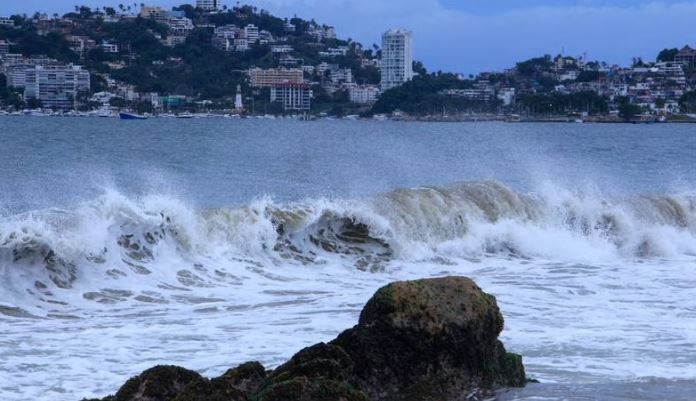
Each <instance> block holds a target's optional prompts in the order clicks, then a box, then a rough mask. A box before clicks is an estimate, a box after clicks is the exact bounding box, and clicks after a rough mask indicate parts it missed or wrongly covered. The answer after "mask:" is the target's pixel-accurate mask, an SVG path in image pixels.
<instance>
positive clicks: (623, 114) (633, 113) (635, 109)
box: [617, 97, 643, 121]
mask: <svg viewBox="0 0 696 401" xmlns="http://www.w3.org/2000/svg"><path fill="white" fill-rule="evenodd" d="M617 103H618V105H619V117H620V118H621V119H622V120H624V121H634V120H636V119H637V118H638V116H640V114H641V113H642V112H643V109H642V108H641V107H640V106H638V105H635V104H632V103H631V102H630V99H628V98H627V97H622V98H619V99H618V100H617Z"/></svg>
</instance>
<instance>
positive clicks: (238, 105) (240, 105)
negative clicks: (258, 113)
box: [234, 85, 244, 111]
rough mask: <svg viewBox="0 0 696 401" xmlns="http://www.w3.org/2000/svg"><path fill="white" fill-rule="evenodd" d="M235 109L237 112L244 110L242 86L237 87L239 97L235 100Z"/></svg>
mask: <svg viewBox="0 0 696 401" xmlns="http://www.w3.org/2000/svg"><path fill="white" fill-rule="evenodd" d="M234 108H235V110H237V111H241V110H243V109H244V103H242V86H241V85H237V96H235V98H234Z"/></svg>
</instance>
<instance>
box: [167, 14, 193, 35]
mask: <svg viewBox="0 0 696 401" xmlns="http://www.w3.org/2000/svg"><path fill="white" fill-rule="evenodd" d="M167 25H168V26H169V32H170V33H171V34H172V35H174V36H188V34H189V33H191V31H193V28H195V27H194V25H193V21H191V20H190V19H188V18H186V17H170V18H169V19H168V20H167Z"/></svg>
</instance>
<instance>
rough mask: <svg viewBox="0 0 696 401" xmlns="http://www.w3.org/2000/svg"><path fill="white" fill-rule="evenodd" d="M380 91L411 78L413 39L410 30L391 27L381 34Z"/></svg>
mask: <svg viewBox="0 0 696 401" xmlns="http://www.w3.org/2000/svg"><path fill="white" fill-rule="evenodd" d="M381 66H382V91H386V90H389V89H391V88H394V87H397V86H399V85H401V84H403V83H404V82H407V81H410V80H411V79H412V78H413V39H412V34H411V32H410V31H407V30H404V29H392V30H390V31H387V32H385V33H384V35H382V61H381Z"/></svg>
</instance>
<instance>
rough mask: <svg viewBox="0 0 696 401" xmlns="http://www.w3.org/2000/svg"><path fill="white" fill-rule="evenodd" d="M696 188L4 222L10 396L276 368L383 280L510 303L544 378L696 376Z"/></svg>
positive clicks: (405, 194) (472, 192)
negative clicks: (179, 371) (168, 373)
mask: <svg viewBox="0 0 696 401" xmlns="http://www.w3.org/2000/svg"><path fill="white" fill-rule="evenodd" d="M694 199H695V198H693V197H691V196H690V195H688V194H687V195H685V194H671V195H645V196H640V197H633V198H624V199H611V198H605V197H603V196H602V195H601V194H599V193H597V192H584V193H581V192H575V191H570V190H566V189H563V188H559V187H557V186H552V185H545V186H542V187H541V188H540V189H539V190H538V191H536V192H534V193H525V194H522V193H517V192H515V191H513V190H511V189H509V188H507V187H505V186H504V185H502V184H499V183H494V182H483V183H462V184H458V185H452V186H450V187H447V188H414V189H403V190H397V191H393V192H390V193H387V194H384V195H381V196H377V197H375V198H371V199H362V200H335V199H310V200H306V201H303V202H297V203H292V204H278V203H275V202H274V201H273V200H271V199H268V198H261V199H259V200H256V201H254V202H251V203H249V204H248V205H245V206H242V207H230V208H218V209H213V210H198V209H196V208H194V207H192V206H190V205H187V204H185V203H184V202H182V201H180V200H177V199H176V198H172V197H167V196H148V197H143V198H137V199H135V198H129V197H127V196H125V195H123V194H120V193H118V192H117V191H107V192H105V193H104V194H103V195H102V196H100V197H99V198H97V199H95V200H91V201H88V202H85V203H84V204H83V205H81V206H80V207H77V208H75V209H73V210H46V211H34V212H32V213H25V214H22V215H14V216H6V217H3V218H2V219H0V263H1V265H0V278H1V280H2V283H1V284H0V288H1V291H0V312H1V313H0V322H2V329H0V336H1V338H2V339H3V340H2V342H3V346H2V347H1V348H0V372H2V375H0V392H1V393H3V397H2V398H3V399H8V400H20V399H28V398H31V399H46V400H48V399H50V400H75V399H79V398H80V397H82V396H103V395H105V394H107V393H110V392H113V391H114V390H115V389H116V387H117V386H118V385H119V384H120V383H122V382H123V380H124V379H125V378H126V377H128V376H130V375H132V374H135V373H137V372H139V371H141V370H143V369H145V368H147V367H149V366H151V365H154V364H156V363H176V364H180V365H184V366H187V367H191V368H195V369H198V370H200V371H202V372H204V373H207V374H218V373H220V372H222V371H223V370H224V369H225V368H227V367H229V366H231V365H233V364H234V363H238V362H242V361H245V360H248V359H258V360H261V361H262V362H264V363H266V364H269V365H273V364H277V363H279V362H281V361H282V360H283V359H285V358H287V357H289V356H290V355H291V354H292V353H294V352H295V351H297V350H298V349H299V348H301V347H302V346H305V345H308V344H311V343H314V342H317V341H326V340H329V339H331V338H333V337H334V336H335V335H336V334H337V333H338V332H339V331H340V330H342V329H345V328H347V327H349V326H351V325H352V324H354V322H355V320H356V319H357V315H358V313H359V311H360V309H361V307H362V305H363V303H364V302H365V301H366V300H367V299H368V298H369V296H370V295H371V294H372V293H373V292H374V290H376V289H377V288H378V287H379V286H381V285H383V284H385V283H387V282H389V281H393V280H400V279H411V278H418V277H428V276H440V275H454V274H457V275H468V276H471V277H473V278H474V279H476V280H477V281H478V282H479V283H480V284H481V286H482V287H483V288H484V289H485V290H487V291H489V292H491V293H493V294H495V295H496V296H497V297H498V300H499V303H500V306H501V308H502V310H503V311H504V313H505V316H506V330H505V331H504V334H503V336H504V338H503V340H504V341H505V343H506V345H507V346H508V348H510V349H511V350H512V351H515V352H520V353H522V354H523V355H524V356H525V361H526V364H527V366H528V370H529V373H530V375H531V376H533V377H536V378H539V379H542V380H545V381H547V382H550V381H560V382H563V381H566V382H567V381H593V380H606V379H607V378H610V379H611V380H636V379H641V378H648V377H660V378H665V379H694V374H693V366H694V365H695V364H696V360H695V359H694V358H695V357H694V356H693V355H690V354H688V353H684V352H682V351H683V350H686V349H693V347H694V345H696V338H695V337H694V335H693V333H696V300H695V299H694V298H693V296H692V291H693V288H694V287H695V286H696V281H695V280H694V279H693V277H695V276H694V274H693V271H694V267H695V266H696V263H695V261H696V258H694V255H696V214H695V213H696V212H695V209H696V206H695V205H696V203H694ZM56 372H60V373H56ZM85 378H90V379H89V380H88V382H90V385H88V386H85ZM92 383H93V385H92ZM86 387H87V388H86Z"/></svg>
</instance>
